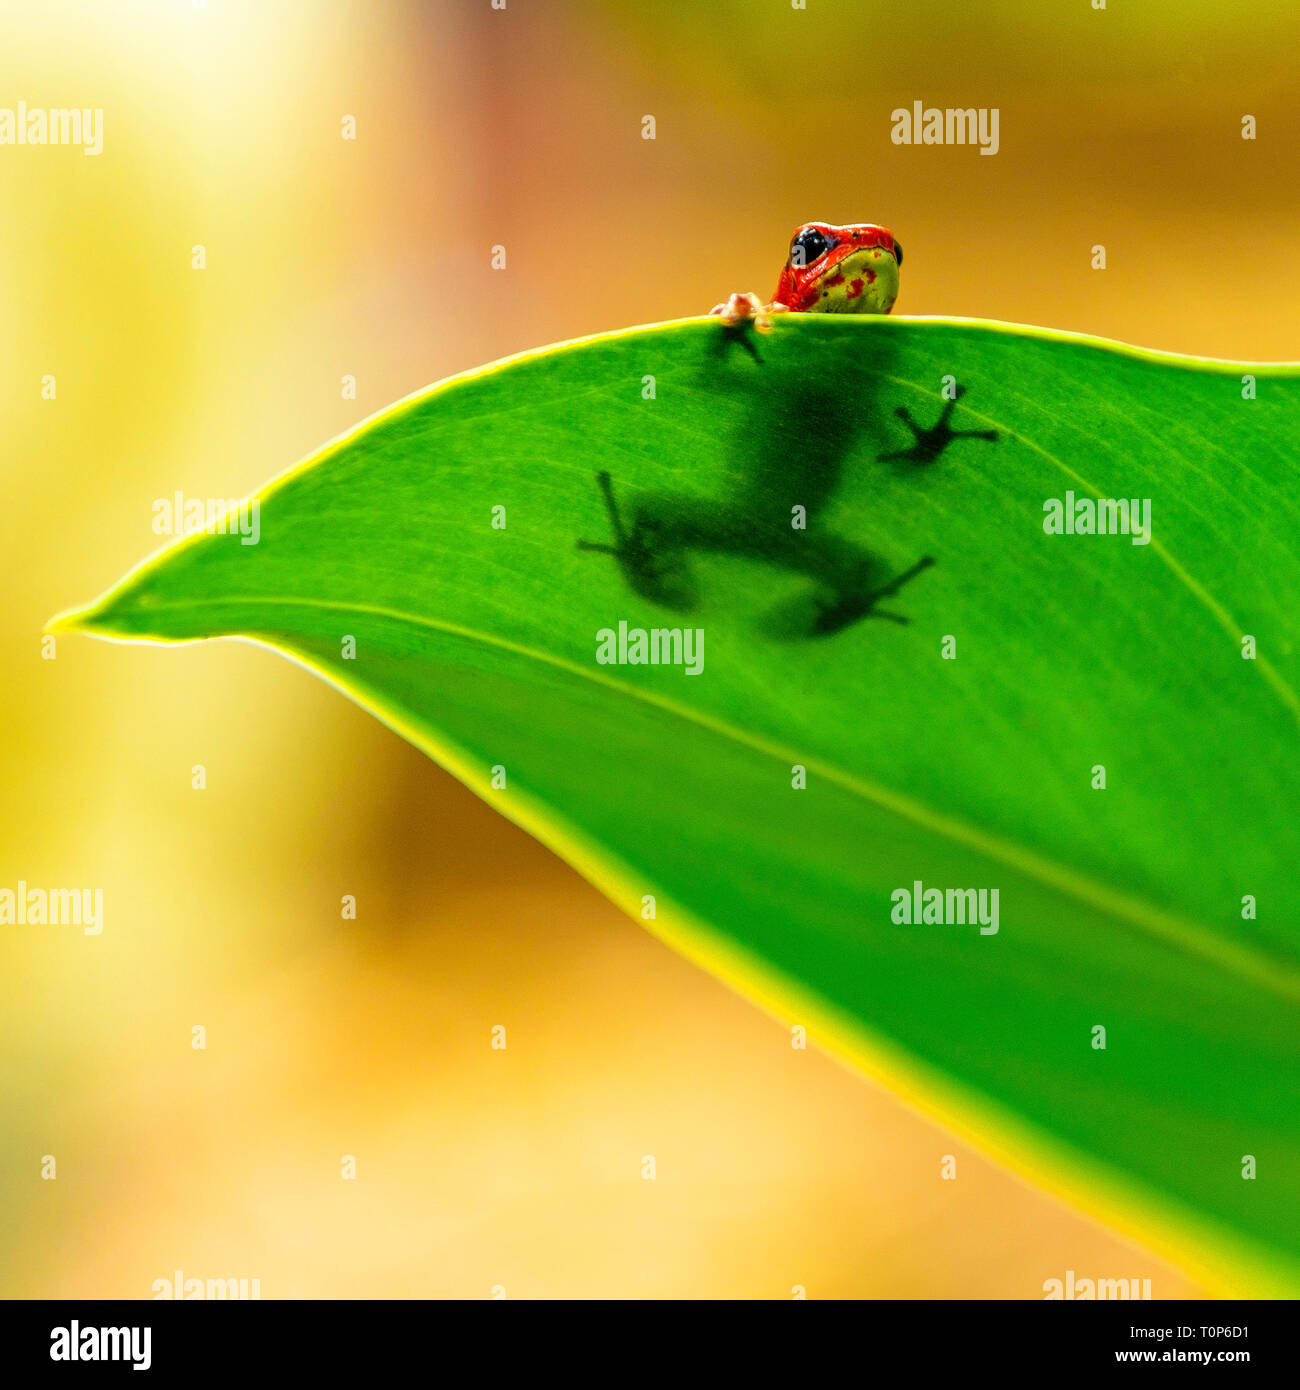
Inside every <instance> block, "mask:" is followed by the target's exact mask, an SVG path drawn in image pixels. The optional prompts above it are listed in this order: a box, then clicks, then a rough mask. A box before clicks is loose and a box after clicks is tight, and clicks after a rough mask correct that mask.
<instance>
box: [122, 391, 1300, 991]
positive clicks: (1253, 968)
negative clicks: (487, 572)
mask: <svg viewBox="0 0 1300 1390" xmlns="http://www.w3.org/2000/svg"><path fill="white" fill-rule="evenodd" d="M908 384H909V385H910V384H913V383H908ZM239 605H250V606H265V607H272V608H273V607H277V606H279V607H290V608H305V609H308V610H316V611H322V612H329V611H335V612H342V613H354V614H358V615H366V616H369V617H375V618H382V619H386V620H389V621H393V622H399V623H406V624H408V625H410V626H412V627H417V628H426V629H429V630H432V631H435V632H441V633H444V634H447V635H449V636H454V637H459V638H462V639H464V640H466V641H469V642H477V643H480V644H482V645H484V646H488V647H495V648H497V649H499V650H502V651H507V652H510V653H511V654H513V655H515V656H519V657H523V658H525V659H526V660H531V661H536V662H538V663H539V664H541V665H545V666H551V667H554V668H556V669H557V670H561V671H563V672H565V673H566V674H567V675H570V676H575V677H577V678H578V679H580V680H585V681H589V682H592V683H595V684H597V685H603V686H605V687H606V688H608V689H610V690H613V691H614V692H616V693H617V694H619V695H623V696H626V697H629V698H631V699H634V700H639V701H641V702H643V703H645V704H649V705H651V706H653V707H654V708H657V709H660V710H662V711H664V712H665V713H667V714H669V715H671V716H673V717H674V718H676V719H680V720H682V721H683V722H685V723H689V724H694V725H696V726H697V727H699V728H702V729H705V730H707V731H708V732H709V733H712V734H715V735H717V736H719V737H721V738H724V739H728V740H730V741H732V742H734V743H736V744H739V745H740V746H741V747H745V748H749V749H751V750H752V751H753V752H755V753H758V754H759V755H761V756H763V757H769V758H773V759H775V760H777V761H779V762H782V763H786V764H790V763H795V762H802V763H803V764H804V765H805V766H806V767H807V768H808V769H809V770H810V771H815V772H817V773H818V774H819V775H821V776H823V777H825V778H826V779H827V780H828V781H830V782H832V783H833V784H834V785H836V786H838V787H840V788H842V789H843V790H844V791H846V792H848V793H849V794H850V795H852V796H855V797H857V798H858V799H860V800H862V801H866V802H869V803H871V804H873V805H875V806H878V807H881V808H883V809H884V810H886V811H889V812H891V813H892V814H894V815H896V816H899V817H900V818H901V819H904V820H907V821H910V822H912V823H913V824H915V825H919V826H921V827H923V828H924V829H926V830H929V831H931V832H933V833H935V834H937V835H939V836H941V837H945V838H947V839H950V840H952V841H954V842H955V843H958V844H963V845H965V846H967V847H968V848H971V849H974V850H976V851H977V852H979V853H982V854H985V855H987V856H988V857H989V858H991V859H994V860H997V861H999V862H1001V863H1004V864H1007V865H1009V866H1010V867H1011V868H1013V869H1016V870H1018V871H1019V872H1022V873H1024V874H1026V875H1027V876H1029V877H1031V878H1035V879H1037V880H1038V881H1039V882H1041V883H1044V884H1046V885H1047V886H1048V887H1050V888H1054V889H1056V890H1057V891H1059V892H1062V893H1064V894H1066V895H1068V896H1071V897H1074V898H1077V899H1079V900H1080V901H1082V902H1085V903H1088V904H1089V905H1091V906H1092V907H1094V908H1097V909H1099V910H1101V911H1102V912H1104V913H1107V914H1109V915H1110V916H1112V917H1114V918H1117V919H1119V920H1121V921H1126V922H1128V923H1129V924H1130V925H1131V926H1134V927H1137V928H1139V929H1141V930H1143V931H1145V932H1146V933H1148V934H1149V935H1151V936H1154V937H1156V938H1158V939H1159V940H1162V941H1164V942H1165V943H1166V944H1169V945H1173V946H1176V947H1180V948H1182V949H1183V950H1186V951H1188V952H1190V953H1191V954H1193V955H1197V956H1200V957H1202V958H1205V959H1208V960H1211V961H1213V962H1215V963H1217V964H1220V965H1226V966H1228V967H1229V968H1231V969H1234V970H1237V971H1239V972H1240V973H1241V974H1242V975H1244V976H1246V977H1248V978H1250V979H1252V980H1253V981H1254V982H1255V983H1256V984H1257V985H1260V986H1262V987H1263V988H1266V989H1267V990H1269V992H1270V993H1275V994H1278V995H1280V996H1281V997H1283V998H1286V999H1289V1000H1292V1001H1300V973H1298V972H1297V971H1296V970H1295V968H1294V967H1292V966H1290V965H1289V964H1288V963H1286V962H1283V961H1280V960H1277V959H1274V958H1271V957H1269V956H1266V955H1263V954H1261V953H1259V952H1258V951H1255V950H1251V949H1250V948H1248V947H1245V946H1242V945H1240V944H1237V943H1234V942H1230V941H1224V940H1221V939H1220V938H1218V937H1216V936H1214V935H1212V934H1211V933H1208V932H1206V931H1204V930H1203V929H1202V928H1200V927H1198V926H1196V925H1195V924H1193V923H1191V922H1189V921H1187V920H1185V919H1183V918H1181V917H1178V916H1176V915H1174V914H1173V913H1169V912H1166V911H1164V910H1163V909H1161V908H1157V907H1153V906H1152V905H1150V904H1149V903H1145V902H1143V901H1142V900H1140V899H1138V898H1135V897H1132V896H1130V895H1129V894H1127V893H1121V892H1117V891H1115V890H1114V889H1111V888H1107V887H1106V886H1105V885H1104V884H1100V883H1097V882H1095V881H1094V880H1093V879H1091V878H1089V877H1088V876H1087V875H1086V874H1082V873H1080V872H1079V871H1077V870H1075V869H1071V868H1068V867H1066V866H1065V865H1062V864H1058V863H1056V862H1055V861H1053V860H1051V859H1048V858H1046V857H1044V856H1042V855H1039V854H1037V853H1035V852H1034V851H1032V850H1028V849H1025V848H1024V847H1023V846H1020V845H1016V844H1014V843H1012V842H1010V841H1005V840H1003V839H1001V838H1000V837H999V836H996V835H991V834H989V833H987V832H985V831H982V830H979V829H976V828H975V827H973V826H970V825H967V824H965V822H963V821H961V820H958V819H957V818H956V817H954V816H949V815H945V814H943V813H942V812H939V811H935V810H933V809H932V808H931V807H929V806H927V805H925V804H924V803H922V802H920V801H917V800H915V799H914V798H912V797H909V796H906V795H904V794H903V793H901V792H896V791H893V790H891V789H889V788H887V787H883V786H880V785H878V784H876V783H874V782H872V781H870V780H869V779H867V778H864V777H861V776H860V775H857V774H854V773H848V772H844V771H842V770H841V769H839V768H837V767H835V765H834V764H833V763H826V762H823V761H822V760H821V759H820V758H818V757H816V756H815V755H813V756H809V755H808V754H806V753H801V752H796V751H795V750H793V749H789V748H786V747H784V746H783V745H781V744H780V743H778V742H776V741H775V740H772V739H768V738H766V737H765V736H763V735H761V734H754V733H750V732H748V731H746V730H744V729H741V728H737V727H736V726H735V725H733V724H730V723H728V722H727V721H725V720H722V719H718V718H715V717H714V716H712V715H708V714H703V713H701V712H699V711H696V710H692V709H691V708H690V707H689V706H685V705H679V704H678V703H677V702H676V701H675V700H672V699H670V698H668V697H667V696H664V695H660V694H658V693H657V692H654V691H648V690H643V689H641V688H639V687H637V686H634V685H628V684H626V683H625V682H622V681H619V680H617V679H615V678H614V677H612V676H610V675H607V674H606V673H604V672H603V671H595V670H590V669H587V668H586V667H583V666H580V665H579V664H578V663H577V662H573V661H569V660H568V659H567V658H565V657H561V656H556V655H553V654H552V653H549V652H545V651H542V650H539V649H538V648H536V647H530V646H527V645H526V644H524V643H522V642H515V641H513V640H512V639H510V638H508V637H499V636H497V635H496V634H494V633H489V632H482V631H479V630H477V629H475V628H470V627H466V626H464V625H463V624H460V623H453V622H449V621H447V620H445V619H441V618H432V617H424V616H422V615H420V614H418V613H408V612H405V611H404V610H402V609H396V608H387V607H384V606H382V605H378V604H366V603H355V602H351V601H347V600H339V599H331V600H324V599H318V598H291V597H284V596H281V597H267V596H251V595H249V596H240V597H234V598H217V599H187V600H185V601H184V602H179V603H176V602H172V603H167V602H163V603H154V604H151V605H150V608H149V610H148V611H154V612H156V611H160V610H169V611H184V610H186V609H198V608H211V607H225V606H235V607H238V606H239ZM217 635H221V636H230V637H258V636H266V635H268V634H265V633H261V634H259V633H244V632H230V633H223V634H217ZM270 635H271V636H277V635H280V634H270Z"/></svg>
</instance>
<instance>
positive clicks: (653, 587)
mask: <svg viewBox="0 0 1300 1390" xmlns="http://www.w3.org/2000/svg"><path fill="white" fill-rule="evenodd" d="M596 483H597V486H598V487H599V488H600V492H601V496H602V497H603V498H604V499H605V510H606V512H607V513H608V515H609V524H610V530H611V531H612V532H613V535H614V543H613V545H606V544H603V543H601V542H597V541H584V540H580V541H578V543H577V545H578V549H579V550H587V551H594V552H596V553H597V554H600V555H612V556H613V557H614V559H615V560H616V561H617V562H618V567H619V570H620V571H621V573H622V575H623V578H624V579H625V580H626V581H627V584H628V587H629V588H631V589H632V590H634V591H635V592H636V593H638V594H640V595H641V596H642V597H643V598H648V599H650V600H651V601H652V602H654V603H661V604H663V605H664V606H665V607H668V608H679V609H689V608H691V607H693V606H694V604H695V591H694V587H693V585H692V583H691V578H690V575H689V573H688V572H687V569H686V563H685V553H684V552H685V549H686V547H685V546H684V545H683V543H682V541H681V539H680V538H679V537H678V536H676V535H675V534H674V533H673V531H672V529H671V527H670V526H669V525H667V524H666V523H667V521H668V519H669V517H670V515H671V511H672V508H673V505H674V504H673V503H672V502H671V500H669V499H662V498H659V499H657V498H653V497H651V498H643V499H641V500H639V501H638V502H637V504H636V508H635V511H634V513H633V518H632V526H631V529H630V530H629V529H628V528H627V527H626V526H624V524H623V518H622V515H621V513H620V510H619V505H618V501H617V499H616V498H615V496H614V484H613V482H612V480H611V478H610V476H609V474H608V473H606V472H604V471H601V472H600V473H597V474H596Z"/></svg>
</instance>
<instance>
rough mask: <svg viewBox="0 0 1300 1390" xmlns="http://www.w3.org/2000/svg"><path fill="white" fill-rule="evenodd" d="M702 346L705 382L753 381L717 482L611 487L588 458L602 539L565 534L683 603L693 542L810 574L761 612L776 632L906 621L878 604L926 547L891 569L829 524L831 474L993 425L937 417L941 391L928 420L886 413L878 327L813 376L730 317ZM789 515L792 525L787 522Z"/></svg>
mask: <svg viewBox="0 0 1300 1390" xmlns="http://www.w3.org/2000/svg"><path fill="white" fill-rule="evenodd" d="M863 336H864V337H868V335H863ZM740 347H743V348H744V349H745V352H744V354H743V355H741V354H740V353H739V352H738V351H737V349H738V348H740ZM710 356H711V358H712V359H713V360H712V361H711V362H710V363H708V364H707V365H706V367H705V369H704V370H705V372H706V373H708V374H709V378H710V382H711V383H716V379H717V374H718V372H720V371H737V370H741V371H746V372H747V373H749V374H753V376H754V378H755V379H754V382H753V387H754V389H752V390H749V391H747V392H746V393H745V399H746V401H747V417H746V419H745V421H744V424H743V427H742V428H739V429H736V430H735V432H734V435H733V436H732V438H733V439H734V444H733V445H732V447H731V450H730V458H729V460H728V464H727V467H726V470H725V474H724V476H725V478H726V479H727V480H728V485H727V487H726V491H725V494H724V495H721V496H712V497H698V496H696V497H692V496H686V495H681V494H676V495H674V494H667V493H640V494H635V495H634V496H633V497H630V498H629V497H626V496H625V497H623V498H622V499H621V500H620V498H619V496H618V494H617V492H616V486H615V481H614V479H613V478H612V477H611V475H610V474H609V473H608V472H605V471H602V472H600V473H598V474H597V475H596V483H597V486H598V488H599V490H600V493H601V496H602V499H603V502H604V506H605V510H606V513H607V515H608V518H609V524H610V528H611V531H612V542H609V543H605V542H597V541H588V540H579V541H578V542H577V545H578V548H579V549H580V550H584V551H594V552H597V553H600V554H605V555H610V556H612V557H613V558H614V559H615V561H616V562H617V564H618V566H619V569H620V571H621V572H622V575H623V577H624V579H625V581H626V582H627V584H628V586H629V587H630V588H631V589H632V590H634V591H635V592H636V593H637V594H639V595H641V596H642V597H643V598H646V599H649V600H650V601H651V602H653V603H656V604H658V605H660V606H661V607H664V608H667V609H670V610H672V611H674V612H678V613H683V614H685V613H690V612H692V611H694V610H695V609H696V608H698V607H699V606H700V603H701V599H702V595H701V592H700V584H699V575H698V572H697V568H696V566H695V565H693V564H692V556H693V555H696V554H714V555H728V556H734V557H739V558H744V559H748V560H753V561H755V562H758V563H761V564H766V565H770V566H773V567H774V568H776V569H778V570H783V571H786V572H789V573H793V574H797V575H800V576H803V577H804V578H806V579H808V580H809V581H810V583H809V585H808V586H807V588H806V590H805V591H804V592H803V593H801V594H800V595H798V596H797V597H795V598H793V599H790V600H787V601H785V602H782V603H779V604H778V605H776V606H775V607H773V608H772V609H770V610H769V611H768V612H767V613H766V614H765V616H764V617H763V619H762V620H761V625H762V627H763V628H764V630H766V631H767V632H768V633H769V634H770V635H772V636H775V637H779V638H785V639H796V640H797V639H807V638H814V637H826V636H829V635H831V634H833V633H836V632H839V631H842V630H843V629H844V628H846V627H849V626H850V625H852V624H854V623H856V622H859V621H861V620H862V619H864V618H881V619H884V620H886V621H888V622H892V623H900V624H902V623H906V622H907V621H908V619H907V617H906V616H905V615H904V614H901V613H898V612H895V611H893V609H892V608H885V607H881V606H880V605H881V604H882V603H883V602H885V601H887V600H890V599H892V598H894V597H895V596H896V595H897V594H898V593H899V592H900V590H902V589H903V588H904V586H906V585H908V584H910V583H911V581H912V580H913V579H915V578H916V577H917V576H918V575H920V574H921V573H923V572H924V571H925V570H926V569H928V568H929V567H930V566H931V565H933V564H934V560H933V558H932V557H931V556H929V555H922V556H921V557H920V558H919V559H918V560H916V561H915V563H913V564H912V565H910V566H908V567H907V568H905V569H903V570H902V571H891V569H890V567H889V566H888V565H887V564H886V562H885V561H884V560H883V558H882V557H880V556H879V555H877V554H875V553H874V552H873V551H870V550H868V549H867V548H866V547H864V546H862V545H861V544H859V543H858V542H857V541H855V540H853V539H852V538H850V537H848V536H845V535H843V534H840V533H839V532H838V531H836V530H835V529H833V528H832V526H831V525H830V524H829V523H828V522H827V520H826V516H825V514H826V512H827V510H828V508H829V504H830V503H831V502H832V500H833V499H834V498H835V497H836V495H837V494H838V493H839V492H840V490H841V488H842V487H843V486H844V484H845V481H846V479H845V470H846V467H848V466H849V460H850V459H851V458H853V457H854V456H855V455H856V457H857V459H859V460H861V459H862V458H864V457H871V456H872V454H873V453H874V455H875V457H876V461H877V462H894V461H897V462H900V463H904V464H907V465H909V466H910V467H911V468H916V467H919V466H925V465H928V464H930V463H932V462H933V461H934V460H935V459H937V458H938V457H939V456H940V455H941V454H942V452H943V450H944V448H946V446H947V444H948V443H949V442H950V440H951V439H953V438H958V437H962V436H963V435H964V434H972V433H973V434H978V435H979V437H981V438H993V439H996V435H995V434H993V433H992V432H983V431H971V432H966V431H954V430H952V429H950V428H949V425H948V421H949V419H950V417H951V415H952V411H953V408H954V405H955V401H953V400H949V401H947V402H946V403H945V405H944V407H943V411H942V413H941V415H940V417H939V421H938V423H937V424H936V425H934V426H932V427H930V428H929V429H926V428H924V427H921V426H919V425H917V424H916V422H915V421H913V420H912V418H911V416H910V414H909V413H908V412H907V409H906V407H903V406H899V407H897V408H896V409H895V410H894V411H893V412H891V413H889V414H886V413H885V412H884V411H883V410H882V408H881V400H880V394H881V382H882V381H883V380H885V379H887V376H888V369H889V360H890V359H891V358H892V356H893V344H892V341H890V340H888V339H886V338H885V337H884V335H879V337H877V336H876V335H870V338H869V340H868V341H867V342H865V343H864V344H863V350H862V352H861V353H860V354H859V356H858V357H857V358H856V359H855V361H854V363H853V365H852V367H851V368H849V369H848V371H847V372H846V371H845V369H844V367H843V364H842V363H837V369H836V371H835V372H834V373H828V374H827V375H826V376H823V375H821V374H818V373H816V372H813V373H811V374H810V373H808V372H806V371H790V370H784V369H782V368H781V367H779V366H776V365H775V364H773V363H770V362H768V361H765V360H764V357H763V356H762V354H761V352H760V351H759V349H758V346H757V345H756V344H755V343H754V342H753V341H752V337H751V335H750V333H749V332H748V331H747V329H746V328H745V327H744V326H742V327H741V328H739V329H728V330H726V331H724V332H723V333H720V334H719V335H718V338H717V340H716V349H715V351H714V352H713V353H711V354H710ZM720 356H721V357H722V358H723V359H724V360H723V361H718V360H717V359H718V358H719V357H720ZM787 360H788V359H787ZM828 377H833V380H832V379H828ZM957 394H958V395H960V394H961V393H960V391H959V392H958V393H957ZM891 416H893V417H897V418H898V419H900V420H902V421H903V423H904V424H905V425H906V426H907V427H908V428H909V430H910V432H911V434H912V436H913V439H912V440H911V448H903V449H899V448H898V447H896V446H897V445H898V442H899V436H898V430H897V426H896V425H893V424H892V423H891ZM813 426H815V428H814V427H813ZM864 436H865V437H866V438H867V439H868V440H870V442H871V443H873V444H874V445H875V446H876V448H875V449H874V450H872V451H871V452H868V451H866V450H862V449H860V448H859V447H858V446H859V444H860V442H861V441H862V440H863V437H864ZM891 445H892V446H895V447H893V448H890V447H889V446H891ZM882 448H883V452H880V450H881V449H882ZM852 466H854V467H860V466H861V464H860V463H855V464H854V465H852ZM859 481H860V480H859ZM796 517H798V518H799V519H800V520H801V521H802V523H803V525H802V526H796V525H794V524H793V522H794V520H795V518H796Z"/></svg>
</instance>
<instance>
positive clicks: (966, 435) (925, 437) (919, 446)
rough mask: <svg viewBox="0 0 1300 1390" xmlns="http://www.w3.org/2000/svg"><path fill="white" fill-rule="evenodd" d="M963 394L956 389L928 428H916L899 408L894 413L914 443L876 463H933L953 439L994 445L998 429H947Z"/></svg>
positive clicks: (909, 415)
mask: <svg viewBox="0 0 1300 1390" xmlns="http://www.w3.org/2000/svg"><path fill="white" fill-rule="evenodd" d="M965 394H966V388H965V387H964V386H959V387H958V388H957V390H956V393H955V394H954V396H953V398H952V399H951V400H950V401H948V402H947V404H946V405H945V406H944V408H943V410H942V411H941V412H940V415H939V418H938V420H936V421H935V423H934V424H933V425H931V426H930V427H929V429H926V428H924V427H923V426H921V425H918V424H917V423H916V421H915V420H913V419H912V412H911V411H910V410H908V408H907V407H906V406H905V405H900V406H899V407H898V408H897V409H896V410H895V411H894V414H895V415H897V416H898V418H899V419H900V420H901V421H902V422H903V423H904V424H905V425H906V426H907V428H908V429H909V430H911V431H912V438H913V440H914V443H913V444H912V447H911V448H910V449H897V450H895V451H894V453H892V454H878V455H877V456H876V462H877V463H889V462H890V461H891V460H894V459H905V460H907V461H908V462H909V463H933V462H934V461H935V459H937V458H938V457H939V455H940V454H941V453H943V451H944V450H945V449H946V448H947V447H948V445H949V444H951V443H952V441H953V440H954V439H984V440H987V441H988V442H989V443H990V444H996V443H997V440H998V432H997V430H954V429H950V428H949V426H948V421H949V420H950V419H951V418H952V412H953V408H954V407H955V406H956V404H957V402H958V401H959V400H961V398H962V397H963V396H964V395H965Z"/></svg>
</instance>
